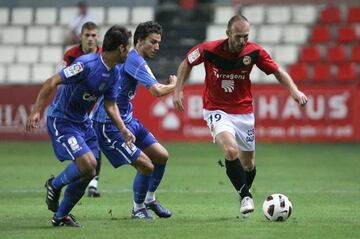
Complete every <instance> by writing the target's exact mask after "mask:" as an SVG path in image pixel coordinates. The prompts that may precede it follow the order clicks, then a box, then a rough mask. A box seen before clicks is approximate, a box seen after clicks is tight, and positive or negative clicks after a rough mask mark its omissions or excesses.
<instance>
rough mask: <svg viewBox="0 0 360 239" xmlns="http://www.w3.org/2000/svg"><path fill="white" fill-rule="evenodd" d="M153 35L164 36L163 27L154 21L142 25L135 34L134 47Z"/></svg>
mask: <svg viewBox="0 0 360 239" xmlns="http://www.w3.org/2000/svg"><path fill="white" fill-rule="evenodd" d="M151 33H156V34H160V35H161V34H162V27H161V25H160V24H159V23H157V22H154V21H147V22H142V23H140V24H139V25H138V26H137V27H136V30H135V33H134V46H136V43H137V42H138V41H139V40H143V39H145V38H146V37H147V36H149V35H150V34H151Z"/></svg>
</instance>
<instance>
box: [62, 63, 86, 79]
mask: <svg viewBox="0 0 360 239" xmlns="http://www.w3.org/2000/svg"><path fill="white" fill-rule="evenodd" d="M83 70H84V68H83V64H82V63H81V62H76V63H75V64H73V65H71V66H68V67H66V68H65V69H64V74H65V77H66V78H69V77H72V76H74V75H77V74H79V73H80V72H82V71H83Z"/></svg>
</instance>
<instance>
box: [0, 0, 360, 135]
mask: <svg viewBox="0 0 360 239" xmlns="http://www.w3.org/2000/svg"><path fill="white" fill-rule="evenodd" d="M78 3H79V2H76V1H70V0H62V1H55V0H48V1H41V0H32V1H26V0H11V1H10V0H2V1H1V2H0V140H9V139H11V140H46V139H47V135H46V130H45V128H44V127H41V128H40V129H39V130H38V131H37V133H36V134H34V135H24V134H23V132H22V129H23V127H24V124H25V121H26V118H27V115H28V114H29V113H30V109H31V105H32V104H33V103H34V102H35V98H36V95H37V92H38V91H39V89H40V86H41V84H42V83H43V82H44V81H45V80H46V79H47V78H48V77H50V76H51V75H53V74H54V73H56V70H57V67H58V66H59V64H60V62H61V60H62V57H63V54H64V53H65V51H66V50H67V49H69V47H71V45H69V44H67V43H66V37H67V36H68V34H69V24H70V22H71V21H72V19H73V18H74V17H75V16H76V15H78V12H79V6H78ZM86 5H87V6H88V12H87V14H88V15H89V16H91V18H92V19H93V21H94V22H95V23H96V24H97V25H98V26H99V30H100V31H99V32H100V39H102V38H103V36H104V33H105V32H106V30H107V29H108V28H109V27H110V26H112V25H113V24H121V25H125V26H127V27H128V28H129V29H131V30H132V31H134V30H135V27H136V25H137V24H138V23H140V22H144V21H148V20H156V21H158V22H159V23H160V24H161V25H162V26H163V29H164V33H163V37H162V43H161V46H160V52H159V53H158V55H157V56H156V57H155V58H154V59H153V60H151V61H150V62H149V65H150V67H151V69H152V71H153V72H154V74H155V76H156V77H157V79H158V80H159V81H161V82H165V81H166V80H167V78H168V76H169V75H170V74H175V73H176V70H177V67H178V65H179V64H180V62H181V61H182V60H183V59H184V57H185V54H186V53H187V51H189V50H190V49H191V47H192V46H194V45H196V44H197V43H200V42H202V41H210V40H217V39H221V38H226V35H225V30H226V24H227V21H228V20H229V19H230V17H231V16H233V15H234V14H235V13H241V14H243V15H244V16H246V17H247V18H248V19H249V22H250V23H251V31H250V41H255V42H257V43H259V44H261V45H262V46H263V47H264V48H265V49H266V50H267V51H268V52H269V54H270V55H271V56H272V57H273V59H275V61H277V62H278V64H279V65H280V66H281V67H283V68H284V69H286V70H287V71H288V72H289V74H290V75H291V76H292V77H293V79H294V81H295V82H296V83H297V85H298V86H299V88H301V89H302V90H303V91H304V92H305V93H306V94H307V95H308V97H309V103H308V104H307V106H306V107H305V108H299V107H298V106H297V105H296V103H295V102H294V101H293V100H292V99H291V98H290V96H289V95H288V92H287V91H286V90H284V89H282V88H281V87H280V86H279V84H278V83H277V82H276V79H275V78H274V77H272V76H267V75H265V74H264V73H262V72H261V71H259V70H258V69H257V68H256V66H254V69H253V72H252V75H251V80H252V82H253V94H254V100H255V102H254V103H255V114H256V120H257V121H256V123H257V126H256V133H257V140H258V141H272V142H274V141H294V142H298V141H310V142H313V141H325V142H329V141H330V142H334V141H335V142H337V141H341V142H343V141H360V113H359V112H360V102H359V100H358V99H359V96H360V83H359V79H360V3H359V1H358V0H343V1H341V2H338V1H320V0H311V1H310V0H309V1H307V0H305V1H295V0H294V1H291V0H290V1H289V0H287V1H285V0H278V1H270V0H263V1H260V0H258V1H256V0H243V1H241V0H233V1H229V0H228V1H225V0H222V1H221V0H158V1H156V0H132V1H125V0H103V1H101V2H100V1H95V0H88V1H86ZM99 44H101V41H100V42H99ZM203 81H204V70H203V67H202V66H201V65H200V66H198V67H195V68H194V69H193V71H192V74H191V76H190V79H189V83H190V84H188V86H187V87H186V90H185V94H186V100H185V107H186V110H185V112H184V113H181V114H179V113H177V112H175V111H174V109H173V107H172V102H171V96H168V97H164V98H161V99H155V98H153V97H151V96H150V95H149V94H148V93H147V92H146V90H145V89H144V88H142V87H141V88H140V89H139V92H138V95H137V97H136V98H135V102H134V103H135V109H137V111H136V112H135V114H136V116H137V117H138V118H140V119H141V120H142V121H143V123H144V124H145V126H146V127H147V128H149V129H150V130H151V131H152V132H153V133H154V135H156V136H157V137H158V138H159V139H160V140H167V141H173V140H175V141H183V140H186V141H189V140H191V141H202V140H208V139H210V134H209V130H208V129H207V126H206V124H205V122H204V121H203V119H202V102H201V92H202V87H203V85H202V84H203ZM144 102H146V103H145V104H144ZM43 125H44V122H43V123H42V126H43Z"/></svg>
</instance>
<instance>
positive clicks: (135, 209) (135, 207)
mask: <svg viewBox="0 0 360 239" xmlns="http://www.w3.org/2000/svg"><path fill="white" fill-rule="evenodd" d="M142 208H145V205H144V203H136V202H134V211H137V210H139V209H142Z"/></svg>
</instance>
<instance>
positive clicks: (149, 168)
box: [143, 163, 154, 176]
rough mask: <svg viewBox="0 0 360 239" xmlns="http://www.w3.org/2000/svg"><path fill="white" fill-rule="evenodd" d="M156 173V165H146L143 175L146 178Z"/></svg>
mask: <svg viewBox="0 0 360 239" xmlns="http://www.w3.org/2000/svg"><path fill="white" fill-rule="evenodd" d="M153 171H154V165H153V164H152V163H150V164H147V165H145V167H143V174H144V175H146V176H150V175H151V174H152V173H153Z"/></svg>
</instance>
